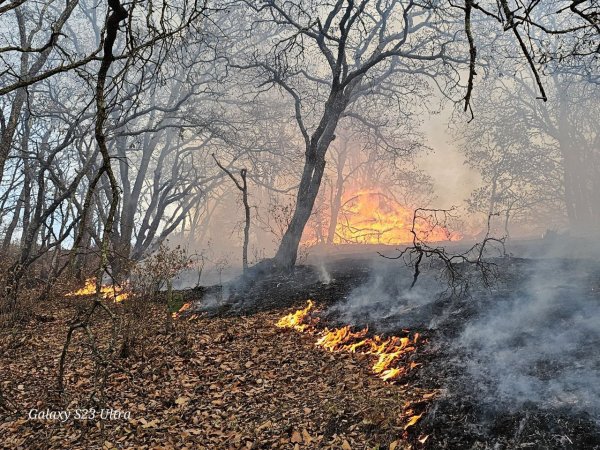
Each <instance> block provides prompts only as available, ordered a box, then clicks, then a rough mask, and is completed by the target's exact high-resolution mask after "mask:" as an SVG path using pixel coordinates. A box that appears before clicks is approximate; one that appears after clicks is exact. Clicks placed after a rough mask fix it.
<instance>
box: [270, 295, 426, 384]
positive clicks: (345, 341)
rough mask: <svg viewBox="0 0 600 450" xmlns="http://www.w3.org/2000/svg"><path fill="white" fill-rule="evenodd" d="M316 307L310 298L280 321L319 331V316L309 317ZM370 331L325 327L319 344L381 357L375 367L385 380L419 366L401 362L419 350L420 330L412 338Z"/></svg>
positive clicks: (302, 328) (394, 377)
mask: <svg viewBox="0 0 600 450" xmlns="http://www.w3.org/2000/svg"><path fill="white" fill-rule="evenodd" d="M313 308H314V303H313V302H312V300H309V301H308V303H307V306H306V307H305V308H303V309H299V310H298V311H296V312H295V313H292V314H288V315H287V316H285V317H283V318H281V319H280V320H279V321H278V322H277V324H276V325H277V327H279V328H293V329H294V330H297V331H301V332H303V331H313V332H315V331H316V329H315V320H309V321H308V322H307V321H306V319H307V317H308V316H309V314H310V311H311V310H312V309H313ZM368 331H369V330H368V328H364V329H362V330H360V331H352V330H351V328H350V326H348V325H346V326H344V327H341V328H334V329H329V328H325V329H324V330H322V331H320V332H319V333H320V334H321V337H320V338H319V339H318V340H317V342H316V343H315V345H317V346H318V347H322V348H324V349H325V350H328V351H330V352H349V353H359V352H360V353H363V354H368V355H373V356H376V357H377V359H376V361H375V362H374V363H373V365H372V367H371V370H372V372H373V373H374V374H376V375H377V376H379V378H381V379H382V380H384V381H393V380H396V379H398V378H399V377H401V376H402V375H404V374H405V373H407V372H408V371H409V370H411V369H414V368H415V367H417V366H418V364H417V363H414V362H410V363H409V365H408V366H406V365H399V363H400V360H401V359H402V357H403V356H405V355H407V354H409V353H411V352H413V351H414V350H415V344H416V342H417V340H418V339H419V333H415V334H414V335H413V337H412V339H411V338H409V337H398V336H391V337H389V338H382V337H381V336H377V335H375V336H373V337H372V338H367V337H365V336H366V335H367V333H368Z"/></svg>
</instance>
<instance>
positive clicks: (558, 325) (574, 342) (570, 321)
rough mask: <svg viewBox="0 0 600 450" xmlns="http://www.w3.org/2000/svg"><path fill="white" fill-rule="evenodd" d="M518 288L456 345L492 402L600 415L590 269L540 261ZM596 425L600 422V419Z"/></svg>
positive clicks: (597, 329)
mask: <svg viewBox="0 0 600 450" xmlns="http://www.w3.org/2000/svg"><path fill="white" fill-rule="evenodd" d="M529 263H530V264H531V265H532V267H531V268H530V270H529V273H528V274H527V277H526V278H525V280H524V282H523V284H522V286H521V287H517V290H516V292H514V293H513V295H510V296H509V297H507V298H506V299H505V300H504V301H502V300H501V299H498V298H497V297H496V300H498V301H497V302H496V304H493V305H492V306H491V307H490V308H489V310H488V311H486V312H485V313H484V314H482V315H481V316H480V317H479V318H477V319H476V320H474V321H471V322H470V323H468V324H467V325H466V327H465V329H464V331H463V332H462V334H461V335H460V337H459V339H458V340H457V342H456V343H455V346H456V349H457V351H460V350H463V351H466V353H467V354H468V355H469V356H470V357H469V358H468V359H467V370H468V374H469V375H470V376H471V377H472V378H473V380H475V381H476V382H477V389H479V390H480V391H481V393H482V394H483V396H484V398H486V400H487V401H489V402H494V403H499V404H500V405H503V406H508V407H515V406H521V405H523V404H524V403H526V402H533V403H535V404H536V405H538V406H539V407H542V408H550V407H553V408H554V407H561V408H563V407H564V408H569V409H573V410H579V411H587V412H589V413H591V414H594V415H598V414H599V413H600V358H599V356H600V353H599V347H598V344H599V343H600V302H598V292H597V291H598V287H597V285H596V286H594V284H593V281H592V280H593V276H592V273H593V270H592V268H593V267H594V266H593V263H592V262H589V261H574V260H557V259H553V260H538V261H533V260H532V261H530V262H529ZM598 417H600V416H598Z"/></svg>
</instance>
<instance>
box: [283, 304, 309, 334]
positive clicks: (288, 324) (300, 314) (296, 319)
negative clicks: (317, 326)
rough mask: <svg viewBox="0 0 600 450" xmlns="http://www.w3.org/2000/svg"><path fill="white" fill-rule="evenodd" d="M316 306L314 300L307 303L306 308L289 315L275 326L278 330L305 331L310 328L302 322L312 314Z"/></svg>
mask: <svg viewBox="0 0 600 450" xmlns="http://www.w3.org/2000/svg"><path fill="white" fill-rule="evenodd" d="M314 306H315V304H314V303H313V301H312V300H309V301H308V302H307V305H306V308H304V309H299V310H298V311H296V312H295V313H292V314H288V315H287V316H285V317H282V318H281V319H279V321H278V322H277V323H276V324H275V325H276V326H277V327H278V328H293V329H294V330H296V331H304V330H306V328H307V327H308V325H307V324H303V323H302V322H303V321H304V319H305V318H306V316H308V314H309V313H310V310H311V309H313V307H314Z"/></svg>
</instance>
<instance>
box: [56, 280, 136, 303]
mask: <svg viewBox="0 0 600 450" xmlns="http://www.w3.org/2000/svg"><path fill="white" fill-rule="evenodd" d="M95 293H96V279H95V278H88V279H87V280H85V283H84V285H83V287H82V288H80V289H77V290H76V291H72V292H69V293H68V294H65V296H66V297H77V296H84V295H93V294H95ZM100 294H101V295H102V298H104V299H105V300H114V301H115V302H122V301H123V300H125V299H127V298H128V297H129V293H128V292H125V291H124V289H123V288H122V287H121V286H119V285H116V284H115V285H110V286H101V287H100Z"/></svg>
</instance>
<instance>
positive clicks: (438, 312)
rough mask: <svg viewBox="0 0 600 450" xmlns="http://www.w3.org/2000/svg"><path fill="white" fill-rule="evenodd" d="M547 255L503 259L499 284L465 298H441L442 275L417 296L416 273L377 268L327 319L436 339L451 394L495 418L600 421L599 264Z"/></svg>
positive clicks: (424, 282) (474, 287)
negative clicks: (566, 416)
mask: <svg viewBox="0 0 600 450" xmlns="http://www.w3.org/2000/svg"><path fill="white" fill-rule="evenodd" d="M538 246H539V251H538V256H541V255H543V252H542V251H541V248H542V247H544V248H546V252H547V254H548V255H549V256H550V257H546V258H538V259H522V258H508V259H498V260H496V261H495V262H496V263H497V264H498V269H499V270H498V273H499V274H500V275H499V276H500V277H501V278H499V279H498V280H496V284H495V285H494V286H492V287H491V289H486V288H484V287H483V286H481V285H478V284H476V283H473V282H472V283H471V289H470V295H469V296H468V297H462V298H448V297H446V296H445V295H441V294H443V293H444V290H445V287H446V285H445V284H444V281H443V280H441V279H440V278H439V276H438V275H439V273H440V272H439V271H438V270H435V268H428V269H427V268H424V270H423V272H422V274H421V275H420V277H419V280H418V282H417V284H416V286H415V287H414V288H413V289H409V286H410V283H411V282H412V270H411V268H408V267H405V266H404V265H403V264H402V262H400V261H389V260H387V261H386V260H378V261H374V262H372V263H371V274H370V277H369V279H368V281H367V282H366V283H364V284H362V285H360V286H358V287H357V288H355V289H354V290H353V291H352V292H351V293H350V294H349V295H348V297H347V298H346V299H345V300H344V301H342V302H339V303H337V304H335V305H333V306H332V307H331V308H330V309H329V310H328V316H329V317H331V318H334V319H336V320H338V321H339V322H340V323H347V324H351V325H354V326H357V327H363V326H366V325H368V326H369V327H370V328H371V329H372V330H377V331H378V332H380V331H383V332H385V331H390V332H392V331H397V330H399V329H402V328H408V329H413V330H423V329H429V330H432V331H433V334H432V338H431V342H430V345H432V346H433V347H434V348H437V349H438V350H440V351H441V353H442V355H441V356H440V358H439V359H437V360H435V361H433V362H432V363H431V364H432V367H431V368H430V370H432V371H433V373H437V374H441V375H440V381H442V382H444V383H447V386H445V387H446V388H447V390H448V391H449V392H455V393H457V392H465V393H468V395H469V396H470V397H472V398H476V399H477V401H478V402H481V404H482V405H483V406H485V407H486V408H488V409H489V410H490V411H494V410H495V411H504V412H511V411H515V410H516V409H518V408H520V407H523V406H526V405H534V406H535V407H537V408H541V409H548V410H561V411H563V410H564V411H572V412H585V413H588V414H590V415H591V416H592V417H594V418H597V419H600V297H599V292H600V281H599V280H600V264H599V263H598V261H597V260H592V259H587V260H585V259H567V258H564V257H557V254H559V253H558V252H559V251H560V248H555V247H554V246H550V245H549V244H548V242H547V241H544V240H542V241H539V242H538ZM528 250H531V245H530V246H529V247H528ZM473 281H475V280H473ZM454 367H459V370H458V371H456V370H453V368H454ZM443 374H448V375H447V376H446V375H443Z"/></svg>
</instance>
